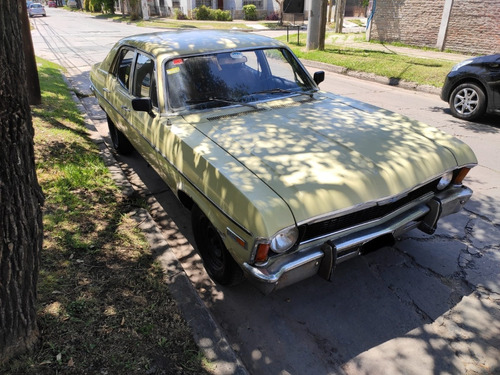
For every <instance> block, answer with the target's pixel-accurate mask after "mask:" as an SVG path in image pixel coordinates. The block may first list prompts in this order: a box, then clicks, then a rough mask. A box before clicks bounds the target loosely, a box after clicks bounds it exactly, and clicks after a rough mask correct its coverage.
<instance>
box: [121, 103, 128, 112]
mask: <svg viewBox="0 0 500 375" xmlns="http://www.w3.org/2000/svg"><path fill="white" fill-rule="evenodd" d="M121 108H122V109H123V110H124V111H127V112H130V108H129V107H127V106H126V105H122V107H121Z"/></svg>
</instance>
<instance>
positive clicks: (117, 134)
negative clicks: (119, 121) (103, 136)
mask: <svg viewBox="0 0 500 375" xmlns="http://www.w3.org/2000/svg"><path fill="white" fill-rule="evenodd" d="M108 128H109V136H110V137H111V142H112V143H113V147H114V148H115V150H116V151H117V152H118V153H119V154H122V155H128V154H130V153H131V152H132V151H133V150H134V147H133V146H132V144H131V143H130V141H129V140H128V139H127V137H125V135H123V133H122V132H121V131H119V130H118V129H117V128H116V126H115V124H114V123H113V121H111V119H110V118H109V116H108Z"/></svg>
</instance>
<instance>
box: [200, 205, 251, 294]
mask: <svg viewBox="0 0 500 375" xmlns="http://www.w3.org/2000/svg"><path fill="white" fill-rule="evenodd" d="M191 224H192V226H193V233H194V239H195V241H196V246H197V248H198V252H199V253H200V256H201V259H202V260H203V265H204V266H205V269H206V271H207V273H208V275H209V276H210V278H211V279H212V280H213V281H215V282H216V283H218V284H221V285H235V284H238V283H239V282H241V280H242V279H243V272H242V270H241V268H240V267H239V266H238V265H237V264H236V262H235V261H234V259H233V257H232V256H231V254H229V251H227V249H226V246H225V245H224V242H223V241H222V238H221V237H220V235H219V232H218V231H217V229H216V228H215V227H214V226H213V225H212V223H211V222H210V220H208V218H207V217H206V216H205V214H204V213H203V212H202V211H201V210H200V209H199V208H198V206H196V205H195V206H194V207H193V209H192V211H191Z"/></svg>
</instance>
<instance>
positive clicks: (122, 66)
mask: <svg viewBox="0 0 500 375" xmlns="http://www.w3.org/2000/svg"><path fill="white" fill-rule="evenodd" d="M133 59H134V51H133V50H130V49H126V48H124V49H122V50H121V51H120V55H119V59H118V63H117V64H116V68H115V75H116V78H117V79H118V81H119V82H120V83H121V85H122V86H123V87H124V88H126V89H127V90H128V88H129V83H130V73H131V71H132V61H133Z"/></svg>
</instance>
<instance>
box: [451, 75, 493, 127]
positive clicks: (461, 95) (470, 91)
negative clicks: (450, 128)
mask: <svg viewBox="0 0 500 375" xmlns="http://www.w3.org/2000/svg"><path fill="white" fill-rule="evenodd" d="M450 109H451V113H452V114H453V116H455V117H458V118H461V119H463V120H475V119H477V118H479V117H481V116H482V115H484V113H485V111H486V95H485V94H484V91H483V89H482V88H481V87H479V86H478V85H476V84H474V83H463V84H461V85H458V86H457V87H455V89H454V90H453V92H452V93H451V96H450Z"/></svg>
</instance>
